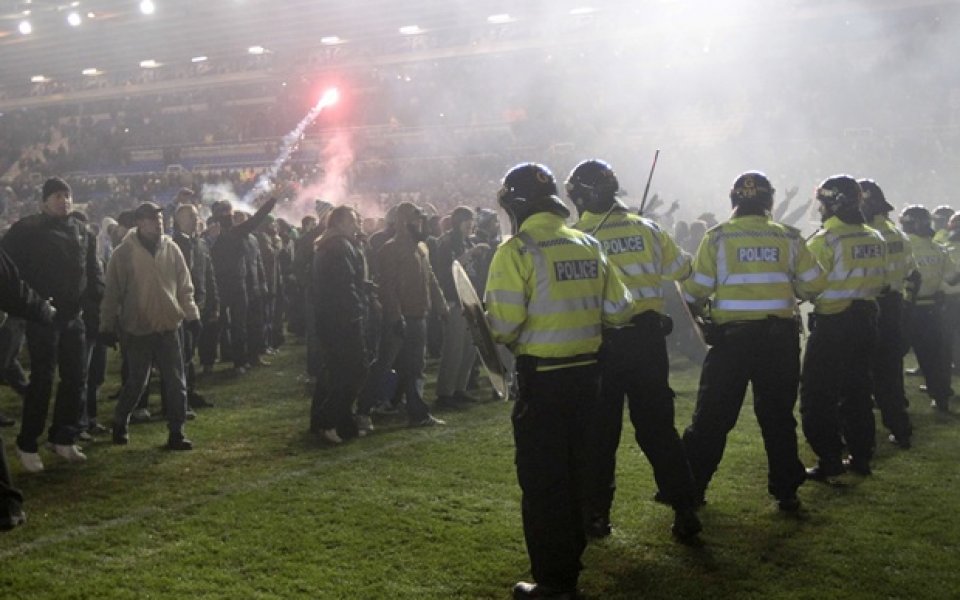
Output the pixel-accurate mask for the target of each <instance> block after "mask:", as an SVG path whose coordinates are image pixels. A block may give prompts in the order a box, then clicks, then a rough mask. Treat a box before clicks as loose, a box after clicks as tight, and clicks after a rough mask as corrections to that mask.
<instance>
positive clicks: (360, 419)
mask: <svg viewBox="0 0 960 600" xmlns="http://www.w3.org/2000/svg"><path fill="white" fill-rule="evenodd" d="M357 429H359V432H358V434H359V435H360V437H363V436H365V435H367V434H368V433H370V432H371V431H373V420H372V419H371V418H370V417H369V416H367V415H357Z"/></svg>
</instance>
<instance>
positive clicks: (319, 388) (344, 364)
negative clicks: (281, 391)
mask: <svg viewBox="0 0 960 600" xmlns="http://www.w3.org/2000/svg"><path fill="white" fill-rule="evenodd" d="M359 232H360V215H359V214H357V211H355V210H354V209H352V208H350V207H349V206H338V207H337V208H335V209H333V210H332V211H331V212H330V217H329V223H328V227H327V229H326V231H324V233H323V235H321V236H320V239H318V240H317V244H316V250H315V252H314V259H313V278H314V284H313V291H314V295H313V307H312V308H313V310H314V311H315V312H314V314H315V322H316V334H317V341H318V342H319V350H320V354H321V364H322V371H321V374H320V377H318V378H317V384H316V389H315V393H314V397H313V406H312V407H311V411H310V412H311V415H310V416H311V419H310V420H311V426H310V429H311V431H313V432H314V433H319V434H320V435H321V436H322V437H323V439H324V440H325V441H327V442H330V443H332V444H339V443H341V442H342V441H343V439H344V438H350V437H355V436H356V435H358V434H359V433H361V432H363V433H366V432H367V431H368V428H366V427H365V428H363V429H360V430H358V428H357V424H356V423H355V422H354V416H353V406H354V403H355V402H356V399H357V395H358V394H359V392H360V389H361V388H362V387H363V383H364V378H365V376H366V373H367V363H368V361H367V352H366V348H365V341H364V340H365V331H364V329H365V326H366V321H367V290H368V289H369V285H370V283H369V282H368V281H367V268H366V260H365V259H364V256H363V253H362V251H361V249H360V246H359V245H358V244H357V242H356V237H357V234H358V233H359Z"/></svg>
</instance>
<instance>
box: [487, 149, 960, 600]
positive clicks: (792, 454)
mask: <svg viewBox="0 0 960 600" xmlns="http://www.w3.org/2000/svg"><path fill="white" fill-rule="evenodd" d="M618 187H619V186H618V182H617V178H616V175H615V173H614V171H613V169H612V168H611V167H610V165H608V164H607V163H605V162H603V161H599V160H588V161H584V162H582V163H580V164H579V165H577V167H576V168H574V170H573V171H572V172H571V174H570V176H569V177H568V179H567V182H566V192H567V195H568V197H569V199H570V200H571V202H572V203H573V204H574V206H575V207H576V208H577V211H578V213H579V221H578V222H577V224H576V225H575V226H573V227H569V226H567V225H566V224H565V220H566V219H567V218H568V217H569V216H570V211H569V210H568V209H567V207H566V206H565V205H564V204H563V202H562V201H561V200H560V198H559V195H558V189H557V185H556V180H555V178H554V176H553V174H552V173H551V172H550V171H549V170H548V169H547V168H546V167H545V166H543V165H539V164H535V163H524V164H520V165H518V166H516V167H514V168H513V169H511V170H510V171H509V172H508V173H507V174H506V176H505V178H504V180H503V183H502V187H501V189H500V192H499V194H498V202H499V204H500V206H501V207H502V208H503V209H504V210H505V212H506V213H507V215H508V216H509V218H510V222H511V225H512V229H513V236H512V237H510V238H509V239H508V240H507V241H505V242H504V243H503V244H501V245H500V247H499V248H498V249H497V251H496V254H495V255H494V258H493V261H492V264H491V266H490V273H489V278H488V281H487V286H486V294H485V304H486V309H487V315H488V318H489V321H490V326H491V330H492V332H493V336H494V339H495V340H496V341H497V342H499V343H503V344H505V345H507V346H508V347H509V348H510V349H511V350H512V352H513V354H514V355H515V356H516V359H517V361H516V365H517V367H516V369H517V380H518V388H519V397H518V398H517V401H516V405H515V407H514V411H513V415H512V422H513V430H514V438H515V443H516V466H517V477H518V481H519V484H520V487H521V490H522V518H523V529H524V536H525V540H526V544H527V552H528V555H529V558H530V563H531V573H532V575H533V578H534V580H535V581H536V583H527V582H519V583H517V584H516V585H515V586H514V589H513V595H514V597H515V598H575V597H577V580H578V576H579V572H580V570H581V568H582V565H581V563H580V557H581V554H582V553H583V550H584V548H585V546H586V539H587V537H588V536H589V537H603V536H605V535H608V534H609V533H610V531H611V526H610V508H611V504H612V502H613V495H614V489H615V480H614V472H615V460H616V451H617V446H618V444H619V439H620V433H621V425H622V420H623V416H622V415H623V403H624V397H626V398H627V401H628V406H629V409H630V418H631V422H632V423H633V426H634V430H635V437H636V440H637V443H638V445H639V446H640V448H641V450H642V451H643V453H644V454H645V455H646V456H647V458H648V460H649V461H650V463H651V466H652V467H653V472H654V478H655V479H656V483H657V485H658V487H659V491H658V493H657V499H658V500H660V501H662V502H664V503H667V504H670V505H671V506H672V507H673V509H674V511H675V518H674V523H673V527H672V531H673V533H674V535H675V536H676V537H678V538H679V539H680V540H682V541H689V540H691V539H693V538H695V536H696V535H697V534H698V533H699V532H700V530H701V524H700V521H699V520H698V518H697V515H696V512H695V510H696V508H698V507H699V506H700V505H702V504H703V503H704V502H705V501H706V500H705V493H706V489H707V486H708V485H709V482H710V480H711V478H712V477H713V474H714V473H715V471H716V470H717V467H718V465H719V463H720V460H721V459H722V456H723V451H724V447H725V444H726V438H727V434H728V433H729V432H730V430H731V429H732V428H733V427H734V425H735V424H736V421H737V418H738V415H739V412H740V409H741V406H742V404H743V400H744V394H745V392H746V388H747V384H748V383H749V384H751V385H752V387H753V395H754V411H755V413H756V416H757V420H758V422H759V425H760V429H761V432H762V436H763V440H764V446H765V449H766V452H767V457H768V469H769V470H768V491H769V493H770V494H771V495H772V496H773V497H774V498H775V499H776V500H777V503H778V508H779V509H780V510H782V511H784V512H787V513H795V512H796V511H798V510H799V509H800V501H799V499H798V498H797V489H798V488H799V487H800V485H801V484H802V483H803V482H804V481H805V480H806V479H814V480H821V481H823V480H827V479H829V478H831V477H834V476H837V475H840V474H842V473H845V472H846V471H847V470H849V471H851V472H854V473H857V474H861V475H869V474H870V472H871V464H870V461H871V458H872V456H873V452H874V444H875V443H874V427H875V425H874V417H873V410H872V407H873V400H874V398H875V399H876V403H877V406H878V407H879V409H880V411H881V415H882V419H883V423H884V425H885V426H886V427H887V428H888V429H889V430H890V432H891V434H890V439H891V441H892V442H894V443H896V444H898V445H899V446H901V447H903V448H909V446H910V438H911V435H912V429H911V425H910V420H909V417H908V416H907V412H906V406H907V403H906V398H905V395H904V391H903V377H902V374H903V355H904V353H905V352H906V349H907V346H908V345H912V346H913V348H914V350H915V351H916V354H917V357H918V360H919V362H920V367H921V370H922V371H923V373H924V375H925V377H926V378H927V390H928V393H929V394H930V396H931V397H932V398H933V401H934V406H935V408H937V409H938V410H940V411H947V410H948V404H947V403H948V401H949V398H950V396H951V395H952V391H950V389H949V382H950V365H949V364H947V360H949V359H946V358H945V357H946V353H945V352H944V350H943V349H944V342H943V340H942V339H941V336H940V322H939V315H940V312H941V311H940V310H939V308H940V300H939V295H938V294H939V289H940V287H941V285H942V284H943V283H944V282H949V283H957V281H956V280H957V279H960V276H958V275H957V273H956V268H955V267H954V266H953V263H952V261H951V260H950V258H949V256H948V255H947V251H946V249H945V248H944V247H942V246H940V245H939V244H936V243H934V241H933V239H932V238H933V235H934V232H933V230H932V228H931V227H930V213H929V212H928V211H926V209H924V208H923V207H918V206H912V207H909V208H908V209H907V210H905V211H904V213H903V215H902V218H901V222H902V223H903V225H904V230H905V231H901V230H899V229H898V228H897V227H896V226H895V225H894V224H893V223H892V222H891V221H890V220H889V218H888V214H889V212H890V211H891V210H892V209H893V207H892V206H891V205H889V203H887V202H886V200H885V198H884V196H883V192H882V191H881V190H880V188H879V186H877V184H876V183H875V182H873V181H870V180H863V181H860V182H858V181H857V180H855V179H853V178H852V177H850V176H847V175H837V176H834V177H830V178H828V179H826V180H824V181H823V182H822V183H821V184H820V185H819V186H818V188H817V190H816V199H817V200H818V203H819V208H820V214H821V216H822V222H823V224H822V227H821V229H820V230H819V231H818V232H817V233H815V234H814V235H813V236H812V237H811V238H810V239H809V240H804V239H803V237H802V236H801V234H800V232H799V231H798V230H796V229H794V228H791V227H788V226H786V225H783V224H780V223H777V222H774V221H773V220H772V219H771V217H770V214H771V209H772V206H773V197H774V188H773V186H772V185H771V184H770V181H769V180H768V179H767V177H766V176H765V175H764V174H763V173H760V172H756V171H751V172H747V173H744V174H743V175H741V176H740V177H738V178H737V180H736V181H735V182H734V185H733V188H732V190H731V192H730V201H731V205H732V208H733V214H732V216H731V218H730V219H729V220H728V221H726V222H724V223H721V224H720V225H718V226H716V227H714V228H712V229H710V230H709V231H708V232H707V235H706V236H705V237H704V239H703V240H702V242H701V243H700V246H699V249H698V250H697V254H696V257H695V259H694V260H693V262H692V264H691V259H690V256H689V255H686V254H685V253H683V251H681V250H680V249H679V248H678V247H677V245H676V243H675V242H674V241H673V239H672V238H671V237H670V235H669V234H667V233H666V232H665V231H663V229H661V228H660V227H659V226H658V225H657V224H656V223H654V222H653V221H651V220H649V219H646V218H643V217H642V216H638V215H634V214H631V213H630V212H628V210H627V208H626V207H625V206H624V205H623V204H622V203H621V202H620V201H619V200H618V198H617V196H616V194H617V192H618ZM911 248H912V251H911ZM664 280H674V281H683V284H682V289H683V292H684V296H685V299H686V301H687V302H688V304H689V307H690V309H691V311H692V313H693V314H694V315H696V318H697V321H698V324H699V325H700V326H701V327H702V329H703V331H704V334H705V338H706V342H707V343H708V344H709V350H708V352H707V356H706V359H705V360H704V363H703V368H702V372H701V376H700V386H699V390H698V393H697V402H696V407H695V409H694V414H693V418H692V422H691V424H690V425H689V427H687V429H686V431H685V432H684V434H683V437H682V438H681V437H680V436H679V434H678V432H677V430H676V428H675V426H674V402H673V399H674V393H673V390H671V389H670V385H669V362H668V357H667V351H666V344H665V336H666V335H668V334H669V332H670V328H671V324H670V318H669V317H668V316H667V315H665V314H664V308H663V307H664V302H663V291H662V290H663V286H662V285H661V284H662V282H663V281H664ZM904 293H906V298H904ZM805 300H806V301H811V302H812V303H813V311H812V313H811V314H810V320H809V328H810V332H811V333H810V337H809V339H808V342H807V349H806V352H805V354H804V358H803V362H802V365H801V348H800V335H801V332H802V324H801V320H800V311H799V304H800V302H802V301H805ZM904 313H909V318H908V319H907V320H906V322H907V323H908V325H907V326H906V335H904V332H903V331H902V329H901V322H902V319H901V317H902V315H903V314H904ZM798 390H799V397H800V414H801V419H802V427H803V432H804V435H805V437H806V439H807V441H808V443H809V444H810V446H811V448H812V449H813V451H814V453H815V454H816V455H817V457H818V462H817V464H816V465H814V466H813V467H811V468H809V469H804V466H803V464H802V463H801V461H800V459H799V455H798V447H797V446H798V443H797V435H796V427H797V422H796V420H795V418H794V407H795V405H796V400H797V396H798Z"/></svg>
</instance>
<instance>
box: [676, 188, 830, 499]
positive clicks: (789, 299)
mask: <svg viewBox="0 0 960 600" xmlns="http://www.w3.org/2000/svg"><path fill="white" fill-rule="evenodd" d="M773 195H774V189H773V186H772V185H771V184H770V181H769V179H767V177H766V176H765V175H764V174H763V173H761V172H759V171H748V172H746V173H743V174H742V175H740V176H739V177H737V179H736V181H734V183H733V188H732V189H731V190H730V202H731V204H732V205H733V209H734V212H733V217H732V218H731V219H730V220H729V221H727V222H725V223H721V224H719V225H717V226H716V227H713V228H711V229H710V230H709V231H707V235H706V237H704V239H703V241H701V242H700V247H699V249H698V250H697V256H696V259H695V260H694V267H693V276H692V277H691V278H689V279H687V280H686V281H685V282H684V284H683V289H684V297H685V299H686V301H687V302H688V303H690V304H691V309H692V310H694V311H695V312H697V313H699V314H703V315H705V316H706V317H707V320H706V324H707V325H706V326H705V328H704V329H705V333H706V334H707V335H706V337H707V342H708V343H709V344H710V346H711V347H710V350H709V351H708V352H707V357H706V359H705V360H704V362H703V370H702V372H701V374H700V389H699V391H698V393H697V406H696V408H695V410H694V413H693V420H692V422H691V423H690V426H689V427H687V429H686V431H685V432H684V435H683V443H684V447H685V448H686V451H687V458H688V459H689V461H690V467H691V469H693V476H694V478H695V481H696V484H697V486H698V491H699V493H700V498H701V500H702V498H703V493H704V492H705V491H706V488H707V485H708V484H709V483H710V479H711V478H712V477H713V474H714V472H715V471H716V470H717V466H718V465H719V464H720V460H721V458H722V457H723V450H724V446H725V445H726V440H727V434H728V433H729V432H730V430H731V429H733V427H734V425H736V422H737V417H738V415H739V412H740V407H741V406H742V405H743V397H744V393H745V392H746V389H747V384H748V383H751V384H752V385H753V403H754V412H755V413H756V415H757V421H758V422H759V424H760V431H761V433H762V435H763V442H764V446H765V448H766V450H767V463H768V467H769V469H768V474H767V490H768V491H769V492H770V494H771V495H772V496H773V497H774V498H776V499H777V502H778V507H779V509H780V510H783V511H786V512H795V511H797V510H799V508H800V501H799V500H798V499H797V488H799V487H800V485H801V484H803V481H804V469H803V464H802V463H801V462H800V458H799V456H798V451H797V433H796V429H797V422H796V420H795V419H794V417H793V407H794V405H795V403H796V399H797V385H798V380H799V374H800V326H799V318H798V313H797V297H799V298H801V299H810V298H813V297H814V296H815V295H816V294H818V293H819V292H820V291H821V290H822V289H823V288H824V286H825V279H826V276H825V274H824V272H823V270H822V269H821V267H820V265H819V264H818V263H817V261H816V260H815V259H814V257H813V256H812V255H811V253H810V252H809V250H807V247H806V246H805V245H804V242H803V238H802V237H801V235H800V232H799V231H797V230H796V229H794V228H792V227H788V226H786V225H782V224H780V223H776V222H774V221H773V220H772V219H771V217H770V210H771V209H772V207H773ZM708 299H709V301H710V305H709V309H706V308H705V306H704V304H705V301H706V300H708Z"/></svg>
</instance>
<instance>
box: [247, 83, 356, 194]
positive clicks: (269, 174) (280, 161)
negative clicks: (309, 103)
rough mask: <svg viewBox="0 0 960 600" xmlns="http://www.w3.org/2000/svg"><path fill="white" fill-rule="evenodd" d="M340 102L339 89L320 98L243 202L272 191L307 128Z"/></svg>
mask: <svg viewBox="0 0 960 600" xmlns="http://www.w3.org/2000/svg"><path fill="white" fill-rule="evenodd" d="M339 100H340V90H338V89H337V88H335V87H333V88H329V89H328V90H327V91H325V92H324V93H323V96H321V97H320V100H319V101H318V102H317V103H316V105H314V107H313V108H311V109H310V112H308V113H307V115H306V116H305V117H304V118H303V119H302V120H301V121H300V122H299V123H297V126H296V127H294V128H293V131H291V132H290V133H288V134H287V135H285V136H283V142H282V143H281V144H280V152H279V153H277V158H276V159H274V161H273V163H272V164H271V165H270V166H269V167H267V170H266V171H264V172H263V173H261V174H260V176H259V177H258V178H257V182H256V183H254V184H253V187H252V188H250V191H249V192H247V193H246V194H244V196H243V198H242V199H241V200H240V201H241V202H243V203H245V204H247V205H250V204H252V202H253V199H254V198H255V197H257V196H260V195H262V194H266V193H267V192H269V191H270V187H271V185H272V181H273V180H274V179H276V177H277V173H279V172H280V169H281V168H282V167H283V165H284V163H286V162H287V161H288V160H290V156H291V155H292V154H293V153H294V152H296V150H297V147H299V145H300V140H302V139H303V132H304V131H306V129H307V127H309V126H310V124H311V123H313V122H314V121H316V120H317V117H319V116H320V113H322V112H323V110H324V109H325V108H328V107H330V106H333V105H334V104H336V103H337V102H338V101H339Z"/></svg>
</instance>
